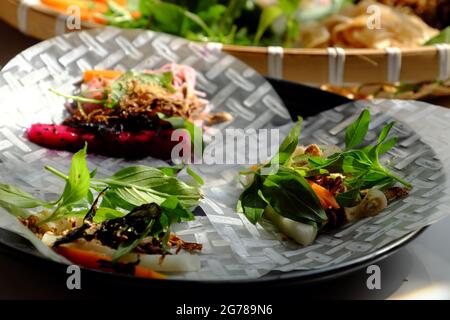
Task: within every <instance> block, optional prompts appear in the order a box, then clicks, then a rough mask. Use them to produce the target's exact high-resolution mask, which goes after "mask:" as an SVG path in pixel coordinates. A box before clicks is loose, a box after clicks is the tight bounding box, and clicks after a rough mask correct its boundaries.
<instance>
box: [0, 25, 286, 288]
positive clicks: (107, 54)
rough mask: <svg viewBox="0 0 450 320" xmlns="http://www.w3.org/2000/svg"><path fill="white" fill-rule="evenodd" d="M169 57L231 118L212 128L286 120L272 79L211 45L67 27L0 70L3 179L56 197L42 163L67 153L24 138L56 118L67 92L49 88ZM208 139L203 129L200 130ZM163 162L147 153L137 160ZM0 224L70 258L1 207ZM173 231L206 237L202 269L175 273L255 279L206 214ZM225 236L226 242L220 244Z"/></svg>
mask: <svg viewBox="0 0 450 320" xmlns="http://www.w3.org/2000/svg"><path fill="white" fill-rule="evenodd" d="M168 63H179V64H185V65H189V66H191V67H192V68H194V70H195V71H196V75H197V79H196V80H197V81H196V89H197V90H199V91H201V92H203V93H204V94H206V98H207V99H208V100H209V102H210V103H209V105H208V106H207V108H209V109H210V110H212V111H213V112H219V111H226V112H228V113H230V114H232V115H233V120H232V121H229V122H226V123H222V124H218V125H216V126H215V127H214V128H213V129H211V132H214V131H217V130H222V129H225V128H227V127H230V128H231V127H232V128H246V127H248V126H251V127H258V128H259V127H274V126H279V125H282V124H285V123H287V122H289V121H290V117H289V113H288V111H287V110H286V108H285V107H284V104H283V103H282V101H281V99H280V98H279V97H278V95H277V94H276V92H275V91H274V89H273V88H272V87H271V85H270V84H269V83H268V82H267V81H266V80H265V79H264V78H263V77H262V76H261V75H259V74H258V73H257V72H256V71H255V70H253V69H252V68H250V67H249V66H247V65H245V64H244V63H242V62H241V61H239V60H237V59H235V58H234V57H232V56H230V55H227V54H225V53H222V52H220V51H219V50H217V49H215V48H214V47H213V46H209V45H203V44H198V43H193V42H189V41H187V40H185V39H181V38H178V37H174V36H170V35H167V34H162V33H157V32H152V31H142V30H125V29H117V28H109V27H108V28H102V29H97V30H90V31H82V32H76V33H70V34H65V35H62V36H58V37H56V38H53V39H50V40H47V41H43V42H41V43H39V44H37V45H35V46H33V47H31V48H29V49H27V50H25V51H24V52H22V53H21V54H19V55H18V56H16V57H15V58H14V59H13V60H11V61H10V62H9V63H8V64H7V65H6V66H5V67H4V68H3V69H2V72H1V73H0V113H1V116H0V183H5V184H12V185H15V186H18V187H20V188H22V189H24V190H26V191H28V192H30V193H31V194H33V195H35V196H37V197H40V198H43V199H47V200H54V199H55V198H57V197H58V195H59V194H60V192H61V190H62V188H63V182H62V181H61V180H60V179H58V178H56V177H55V176H53V175H52V174H50V173H48V172H46V171H45V170H44V166H46V165H49V166H52V167H54V168H56V169H58V170H60V171H62V172H68V170H69V167H70V159H71V156H72V154H70V153H67V152H55V151H50V150H47V149H45V148H42V147H40V146H37V145H35V144H33V143H30V142H29V141H28V140H27V139H26V138H25V137H24V132H25V130H26V129H27V128H28V127H29V126H30V125H31V124H33V123H61V121H62V119H63V118H64V117H65V116H66V115H65V113H64V102H65V99H64V98H61V97H58V96H56V95H54V94H53V93H51V92H49V91H48V89H49V88H54V89H56V90H58V91H61V92H64V93H71V92H72V91H73V90H74V89H75V87H74V85H75V84H76V83H79V82H80V80H81V78H82V73H83V71H84V70H88V69H115V70H123V71H125V70H138V71H141V70H151V69H158V68H160V67H162V66H163V65H165V64H168ZM205 140H206V141H207V140H208V135H206V136H205ZM88 163H89V167H90V168H91V169H93V168H95V167H96V168H98V176H99V177H101V176H103V177H105V176H108V175H110V174H112V173H114V172H116V171H117V170H119V169H120V168H124V167H126V166H129V165H133V164H136V162H133V163H132V162H126V161H123V159H113V158H105V157H97V156H91V155H90V156H89V157H88ZM139 163H141V164H144V165H148V166H167V165H168V164H167V163H164V162H162V161H158V160H154V159H151V158H148V159H145V160H143V161H141V162H139ZM0 228H3V229H7V230H10V231H12V232H14V233H17V234H19V235H21V236H23V237H25V238H27V239H28V240H30V241H31V242H32V243H33V244H34V245H35V246H36V248H37V249H38V250H39V252H40V253H41V254H42V255H44V256H46V257H48V258H49V259H52V260H54V261H57V262H65V263H68V261H67V260H66V259H63V258H62V257H60V256H59V255H56V254H55V253H53V251H51V250H50V249H48V248H47V247H46V246H44V245H43V244H42V242H40V240H39V239H38V238H36V237H35V236H34V235H33V234H32V233H31V232H29V231H28V230H27V229H26V228H25V227H24V226H22V225H21V224H20V223H19V221H18V220H17V219H16V218H14V217H12V216H10V215H9V214H8V213H6V212H5V211H4V210H3V209H0ZM174 231H176V232H177V233H178V234H179V235H180V236H182V238H183V239H185V240H186V241H195V242H199V243H202V244H203V247H204V249H203V251H202V253H201V254H200V259H201V262H202V263H201V266H202V269H201V270H200V272H196V273H190V274H183V275H179V276H173V277H175V278H184V279H192V280H195V279H197V280H209V279H211V280H217V279H240V278H241V279H242V278H256V277H259V276H260V275H261V274H259V273H256V272H255V271H254V270H253V269H252V268H249V269H244V268H242V267H241V266H242V265H241V264H240V263H239V261H237V259H236V256H235V254H234V252H233V251H232V250H231V248H230V247H229V246H228V245H226V242H225V241H224V240H223V238H222V237H221V236H220V235H219V234H218V232H217V230H216V229H215V228H214V227H213V226H212V224H211V223H210V222H209V219H208V218H206V217H199V218H198V219H197V220H196V221H194V222H190V223H186V224H180V225H179V226H177V228H176V230H174ZM224 243H225V245H224Z"/></svg>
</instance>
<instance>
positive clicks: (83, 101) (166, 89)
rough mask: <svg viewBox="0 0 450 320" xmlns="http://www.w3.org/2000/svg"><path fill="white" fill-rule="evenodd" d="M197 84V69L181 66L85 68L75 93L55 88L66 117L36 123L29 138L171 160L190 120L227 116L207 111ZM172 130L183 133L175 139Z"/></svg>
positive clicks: (72, 147) (110, 153) (188, 130)
mask: <svg viewBox="0 0 450 320" xmlns="http://www.w3.org/2000/svg"><path fill="white" fill-rule="evenodd" d="M195 84H196V73H195V70H194V69H192V68H191V67H189V66H185V65H177V64H168V65H165V66H163V67H162V68H161V69H159V70H153V71H145V72H134V71H127V72H120V71H113V70H88V71H85V72H84V76H83V81H82V83H81V85H80V86H79V88H78V89H77V92H76V94H75V95H64V94H61V93H58V92H56V91H54V90H53V92H54V93H56V94H58V95H61V96H63V97H66V98H67V99H68V102H67V103H66V105H65V106H66V110H67V111H68V114H69V116H68V117H67V118H66V119H65V120H64V122H63V123H62V124H60V125H55V124H41V123H38V124H34V125H32V126H31V128H29V130H28V131H27V137H28V139H29V140H30V141H32V142H34V143H36V144H39V145H41V146H43V147H47V148H51V149H61V150H68V151H76V150H79V149H81V148H82V147H83V146H84V144H85V143H88V144H89V151H90V152H94V153H97V154H102V155H107V156H114V157H126V158H139V157H145V156H153V157H157V158H161V159H169V158H170V157H171V152H172V148H173V147H174V146H175V145H176V144H178V143H180V140H181V141H182V140H186V141H187V140H189V139H191V140H192V141H194V132H195V131H196V129H197V128H196V127H195V126H194V124H193V121H194V120H196V119H201V120H204V121H205V122H206V123H209V124H211V123H215V122H218V121H226V120H230V119H231V116H230V115H229V114H225V113H223V112H222V113H219V114H209V113H208V101H207V100H206V99H205V94H203V93H202V92H199V91H197V90H196V89H195ZM176 129H185V132H186V135H184V136H181V139H178V140H176V139H175V140H176V141H173V140H172V134H173V132H174V130H176ZM197 134H198V135H201V133H197ZM191 140H189V141H191Z"/></svg>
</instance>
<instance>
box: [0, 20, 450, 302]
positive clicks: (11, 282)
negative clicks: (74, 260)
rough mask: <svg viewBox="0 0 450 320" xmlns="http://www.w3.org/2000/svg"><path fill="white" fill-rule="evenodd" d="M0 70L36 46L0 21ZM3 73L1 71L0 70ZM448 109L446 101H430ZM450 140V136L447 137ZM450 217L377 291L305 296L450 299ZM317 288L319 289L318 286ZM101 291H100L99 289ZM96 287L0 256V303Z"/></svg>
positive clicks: (412, 248)
mask: <svg viewBox="0 0 450 320" xmlns="http://www.w3.org/2000/svg"><path fill="white" fill-rule="evenodd" d="M0 39H2V41H1V42H0V67H1V66H3V65H5V64H6V62H7V61H8V60H9V59H11V58H12V57H13V56H14V55H15V54H17V53H18V52H20V51H21V50H23V49H25V48H27V47H28V46H30V45H33V44H34V43H36V40H33V39H30V38H27V37H25V36H24V35H22V34H20V33H19V32H17V31H16V30H14V29H12V28H10V27H9V26H7V25H5V24H4V23H3V22H1V21H0ZM0 69H1V68H0ZM433 102H434V103H437V104H439V103H440V104H442V105H450V101H449V100H438V101H433ZM0 116H1V115H0ZM449 139H450V138H449ZM449 243H450V217H448V218H446V219H444V220H442V221H440V222H439V223H437V224H434V225H432V226H431V227H429V228H428V229H427V230H426V231H425V232H424V233H423V234H421V235H420V236H419V237H418V238H417V239H415V240H413V241H412V242H411V243H409V244H408V245H407V246H405V247H404V248H402V249H400V250H399V251H398V252H397V253H395V254H394V255H393V256H391V257H389V258H388V259H386V260H384V261H382V262H379V263H378V265H379V266H380V268H381V284H382V285H381V289H380V290H369V289H367V286H366V280H367V277H368V275H367V274H366V272H365V270H361V271H358V272H355V273H352V274H350V275H347V276H345V277H343V278H341V279H338V280H334V281H332V282H331V283H329V284H327V286H326V288H327V290H325V291H324V290H321V289H318V290H317V292H315V291H314V290H313V291H312V292H313V293H312V295H311V294H310V295H309V297H318V298H338V299H407V298H419V299H450V247H449ZM319 287H320V285H319ZM103 289H104V288H103ZM101 290H102V288H97V287H96V285H95V284H93V285H92V286H89V289H88V290H82V291H81V292H79V293H77V294H78V295H75V294H74V293H73V292H70V291H68V290H67V289H66V284H65V282H63V281H60V280H57V279H56V277H54V276H53V274H51V272H49V271H47V270H46V269H45V268H43V267H36V266H34V265H30V262H29V261H24V260H21V259H18V258H17V257H15V256H14V255H7V254H5V253H3V252H0V299H21V298H25V299H26V298H39V299H42V298H71V297H73V296H76V297H79V296H80V295H81V296H82V297H95V296H97V294H98V292H99V291H101Z"/></svg>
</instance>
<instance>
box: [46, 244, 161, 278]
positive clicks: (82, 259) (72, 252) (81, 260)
mask: <svg viewBox="0 0 450 320" xmlns="http://www.w3.org/2000/svg"><path fill="white" fill-rule="evenodd" d="M54 250H55V251H56V252H57V253H59V254H60V255H62V256H63V257H65V258H67V259H68V260H70V261H71V262H72V263H75V264H77V265H80V266H82V267H85V268H88V269H95V270H102V271H107V272H111V271H112V270H111V269H110V268H107V267H105V266H102V265H101V263H100V261H108V262H110V261H111V257H110V256H108V255H106V254H101V253H97V252H93V251H86V250H81V249H78V248H73V247H66V246H59V247H57V248H55V249H54ZM134 268H135V269H134V275H135V276H136V277H140V278H148V279H164V278H165V276H164V275H162V274H160V273H158V272H156V271H153V270H150V269H147V268H143V267H141V266H139V265H137V266H135V267H134Z"/></svg>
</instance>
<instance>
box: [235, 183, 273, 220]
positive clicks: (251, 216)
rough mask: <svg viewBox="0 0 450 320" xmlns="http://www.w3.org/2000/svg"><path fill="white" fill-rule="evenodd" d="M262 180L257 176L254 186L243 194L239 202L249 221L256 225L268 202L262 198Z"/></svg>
mask: <svg viewBox="0 0 450 320" xmlns="http://www.w3.org/2000/svg"><path fill="white" fill-rule="evenodd" d="M260 188H261V178H260V176H259V175H255V177H254V180H253V182H252V184H251V185H250V186H249V187H248V188H247V189H245V190H244V192H242V194H241V196H240V198H239V201H240V204H241V207H242V211H243V213H244V215H245V216H246V217H247V219H248V220H249V221H250V222H251V223H253V224H256V223H257V222H258V221H259V219H261V217H262V215H263V213H264V210H265V208H266V207H267V202H266V201H265V200H264V199H263V197H262V196H261V190H260Z"/></svg>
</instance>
